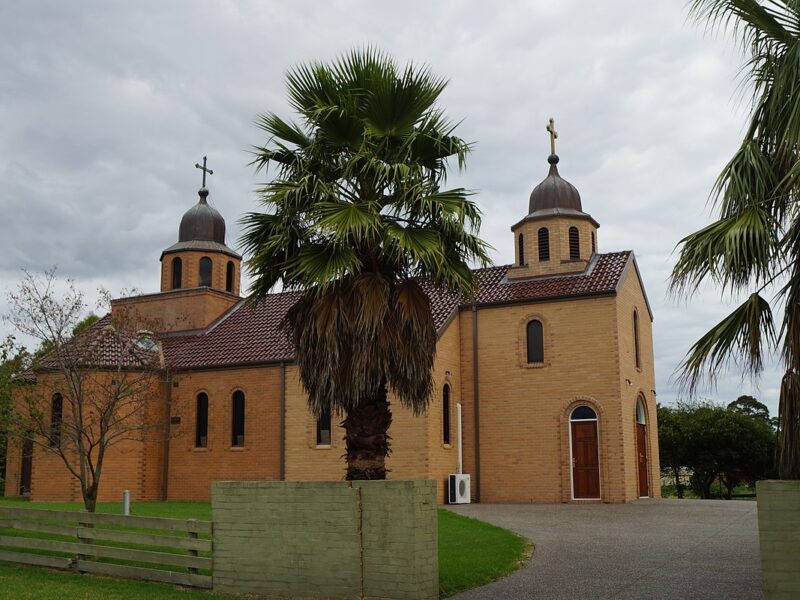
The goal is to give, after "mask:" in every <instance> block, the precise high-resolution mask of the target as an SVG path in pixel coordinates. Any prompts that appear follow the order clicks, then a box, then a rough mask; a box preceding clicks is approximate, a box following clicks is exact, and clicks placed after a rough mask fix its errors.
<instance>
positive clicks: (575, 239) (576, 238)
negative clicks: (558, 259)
mask: <svg viewBox="0 0 800 600" xmlns="http://www.w3.org/2000/svg"><path fill="white" fill-rule="evenodd" d="M580 239H581V238H580V235H579V234H578V228H577V227H570V228H569V259H570V260H578V259H579V258H580V257H581V241H580Z"/></svg>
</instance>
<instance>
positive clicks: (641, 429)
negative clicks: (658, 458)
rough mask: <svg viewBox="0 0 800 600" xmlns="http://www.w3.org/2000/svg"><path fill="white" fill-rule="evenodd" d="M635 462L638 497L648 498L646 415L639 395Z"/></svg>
mask: <svg viewBox="0 0 800 600" xmlns="http://www.w3.org/2000/svg"><path fill="white" fill-rule="evenodd" d="M636 462H637V463H638V470H639V497H640V498H648V497H649V496H650V485H649V478H648V476H647V417H646V414H645V410H644V399H643V398H642V397H641V396H639V398H638V399H637V400H636Z"/></svg>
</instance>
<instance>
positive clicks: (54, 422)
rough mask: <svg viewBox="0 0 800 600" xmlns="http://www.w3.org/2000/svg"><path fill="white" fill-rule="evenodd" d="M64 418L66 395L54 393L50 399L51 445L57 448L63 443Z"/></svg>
mask: <svg viewBox="0 0 800 600" xmlns="http://www.w3.org/2000/svg"><path fill="white" fill-rule="evenodd" d="M63 420H64V396H62V395H61V394H59V393H55V394H53V399H52V400H51V401H50V445H51V446H53V447H54V448H57V447H58V446H60V445H61V424H62V422H63Z"/></svg>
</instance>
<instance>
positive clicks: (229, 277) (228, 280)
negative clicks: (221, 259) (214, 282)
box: [225, 260, 233, 293]
mask: <svg viewBox="0 0 800 600" xmlns="http://www.w3.org/2000/svg"><path fill="white" fill-rule="evenodd" d="M225 291H226V292H231V293H233V261H232V260H229V261H228V266H227V267H225Z"/></svg>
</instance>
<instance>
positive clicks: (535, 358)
mask: <svg viewBox="0 0 800 600" xmlns="http://www.w3.org/2000/svg"><path fill="white" fill-rule="evenodd" d="M527 338H528V363H543V362H544V330H543V327H542V322H541V321H537V320H535V319H534V320H533V321H530V322H529V323H528V328H527Z"/></svg>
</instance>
